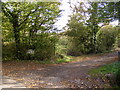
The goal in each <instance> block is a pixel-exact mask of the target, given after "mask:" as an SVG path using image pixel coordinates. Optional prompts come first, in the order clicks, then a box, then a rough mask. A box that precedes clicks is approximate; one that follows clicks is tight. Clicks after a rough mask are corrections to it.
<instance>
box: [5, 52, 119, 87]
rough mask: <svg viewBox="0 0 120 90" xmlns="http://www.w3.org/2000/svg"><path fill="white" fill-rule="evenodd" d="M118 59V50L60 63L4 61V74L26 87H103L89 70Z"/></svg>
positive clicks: (101, 82) (103, 84)
mask: <svg viewBox="0 0 120 90" xmlns="http://www.w3.org/2000/svg"><path fill="white" fill-rule="evenodd" d="M116 60H117V52H114V53H109V54H106V55H103V56H97V57H95V58H91V59H88V60H84V61H83V60H82V61H77V62H72V63H66V64H59V65H41V64H38V63H33V62H27V63H25V62H24V61H22V62H19V61H18V62H17V61H16V62H15V61H13V62H4V63H3V75H6V76H9V77H13V78H14V79H15V80H17V81H18V82H21V83H23V84H24V85H25V86H26V87H29V88H30V87H35V88H38V87H42V88H74V87H80V88H95V87H99V88H102V87H104V86H105V83H104V82H103V81H101V80H100V79H96V81H94V80H91V79H89V78H90V76H89V75H88V74H87V73H88V71H89V70H91V69H93V68H97V67H99V66H101V65H104V64H107V63H111V62H114V61H116Z"/></svg>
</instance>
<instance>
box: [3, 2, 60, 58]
mask: <svg viewBox="0 0 120 90" xmlns="http://www.w3.org/2000/svg"><path fill="white" fill-rule="evenodd" d="M58 5H60V3H51V2H49V3H42V2H34V3H31V2H29V3H28V2H2V7H1V8H2V12H3V13H4V15H5V16H6V17H7V18H8V20H9V22H10V23H11V25H12V29H13V32H14V39H15V44H16V57H17V58H18V59H21V58H22V56H21V50H20V43H21V39H20V38H21V31H24V32H27V33H30V35H31V33H32V31H34V32H36V33H37V30H39V29H41V28H42V27H43V28H45V27H46V26H48V25H50V26H49V27H51V26H52V25H53V24H54V22H55V19H56V17H58V15H59V12H60V10H59V8H58ZM52 21H53V22H52ZM30 24H31V25H30ZM26 27H27V28H26ZM31 27H32V29H30V28H31ZM46 28H47V30H48V29H49V28H48V27H46ZM25 30H26V31H25ZM29 30H30V32H29ZM42 30H43V29H42ZM44 31H45V30H44ZM25 35H27V34H26V33H25Z"/></svg>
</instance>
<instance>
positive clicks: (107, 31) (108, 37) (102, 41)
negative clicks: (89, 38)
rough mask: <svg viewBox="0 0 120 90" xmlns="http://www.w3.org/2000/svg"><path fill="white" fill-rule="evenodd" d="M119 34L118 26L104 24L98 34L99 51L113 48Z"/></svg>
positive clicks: (97, 45) (97, 46)
mask: <svg viewBox="0 0 120 90" xmlns="http://www.w3.org/2000/svg"><path fill="white" fill-rule="evenodd" d="M117 34H118V30H117V28H115V27H113V26H111V25H106V26H103V27H102V28H101V29H100V30H99V31H98V32H97V34H96V40H97V41H96V48H97V52H105V51H109V50H111V49H113V47H114V46H113V45H114V43H115V38H116V37H117Z"/></svg>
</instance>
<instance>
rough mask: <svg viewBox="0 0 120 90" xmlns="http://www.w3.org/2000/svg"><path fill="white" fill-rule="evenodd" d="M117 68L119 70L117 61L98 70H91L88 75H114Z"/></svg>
mask: <svg viewBox="0 0 120 90" xmlns="http://www.w3.org/2000/svg"><path fill="white" fill-rule="evenodd" d="M119 68H120V62H118V61H117V62H114V63H112V64H108V65H105V66H102V67H100V68H98V69H93V70H91V71H90V72H89V74H90V75H98V74H101V75H105V74H107V73H112V74H115V73H117V71H118V69H119Z"/></svg>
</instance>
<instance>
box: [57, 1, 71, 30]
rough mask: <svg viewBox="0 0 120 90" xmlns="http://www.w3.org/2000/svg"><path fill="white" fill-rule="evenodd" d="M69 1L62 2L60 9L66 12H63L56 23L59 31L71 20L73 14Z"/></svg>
mask: <svg viewBox="0 0 120 90" xmlns="http://www.w3.org/2000/svg"><path fill="white" fill-rule="evenodd" d="M68 1H69V0H63V1H61V2H62V5H61V6H60V9H61V10H64V11H62V14H61V17H60V18H58V21H57V22H56V23H55V25H56V26H57V27H58V29H59V30H61V29H62V28H63V27H64V26H66V24H67V23H68V20H69V15H71V14H72V12H71V10H70V6H69V3H68Z"/></svg>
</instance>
